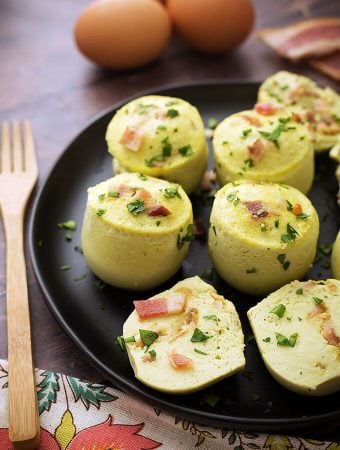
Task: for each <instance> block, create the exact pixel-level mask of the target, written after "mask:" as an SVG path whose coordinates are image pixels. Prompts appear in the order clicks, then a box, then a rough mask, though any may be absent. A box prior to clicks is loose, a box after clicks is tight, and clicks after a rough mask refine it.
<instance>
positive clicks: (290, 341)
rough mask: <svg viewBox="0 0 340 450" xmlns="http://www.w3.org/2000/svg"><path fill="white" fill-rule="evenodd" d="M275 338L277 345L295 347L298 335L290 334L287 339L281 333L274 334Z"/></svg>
mask: <svg viewBox="0 0 340 450" xmlns="http://www.w3.org/2000/svg"><path fill="white" fill-rule="evenodd" d="M275 337H276V343H277V345H281V346H287V347H295V344H296V340H297V338H298V333H293V334H291V335H290V336H289V338H288V337H286V336H284V335H283V334H281V333H275Z"/></svg>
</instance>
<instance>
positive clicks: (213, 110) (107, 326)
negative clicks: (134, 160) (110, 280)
mask: <svg viewBox="0 0 340 450" xmlns="http://www.w3.org/2000/svg"><path fill="white" fill-rule="evenodd" d="M257 88H258V85H257V84H240V83H233V84H226V83H223V82H212V83H205V84H196V85H184V86H183V85H182V86H179V87H178V86H177V87H167V88H164V89H163V88H162V89H159V90H157V91H156V92H153V93H157V94H163V95H171V96H176V97H181V98H183V99H185V100H188V101H189V102H191V103H192V104H194V105H195V106H197V107H198V109H199V111H200V112H201V114H202V115H203V118H204V120H205V123H207V120H208V118H210V117H215V118H217V119H218V120H220V119H222V118H224V117H225V116H227V115H229V114H230V113H233V112H236V111H240V110H242V109H246V108H249V107H251V106H252V105H253V104H254V102H255V99H256V92H257ZM124 103H125V102H124ZM122 104H123V103H120V104H119V105H116V106H115V107H113V108H112V109H110V110H109V111H106V112H104V113H103V114H102V115H101V116H99V117H98V118H96V119H95V120H94V121H93V122H92V123H91V124H90V125H89V126H88V127H86V128H85V130H83V131H82V132H81V133H80V134H79V135H78V136H77V137H76V138H75V140H74V141H73V142H71V144H70V145H69V146H68V147H67V148H66V150H65V152H64V153H63V155H62V156H61V157H60V159H59V160H58V162H57V163H56V165H55V167H54V168H53V170H52V171H51V174H50V175H49V177H48V179H47V180H46V182H45V184H44V186H43V187H42V189H41V191H40V193H39V195H38V198H37V200H36V202H35V205H34V211H33V215H32V220H31V224H30V250H31V255H32V259H33V267H34V271H35V274H36V277H37V279H38V282H39V284H40V287H41V289H42V292H43V295H44V297H45V299H46V302H47V305H48V306H49V308H50V309H51V311H52V313H53V314H54V316H55V318H56V319H57V321H58V322H59V323H60V324H61V326H62V327H63V328H64V330H65V331H66V333H67V334H68V335H69V336H71V338H72V339H73V340H74V342H75V343H76V344H77V345H78V346H79V347H80V348H81V349H82V350H83V351H84V352H85V353H86V355H87V356H88V357H89V358H90V360H91V361H92V363H94V364H95V365H96V366H97V368H98V369H99V370H100V371H101V372H102V373H103V374H104V375H105V376H106V377H107V378H108V379H110V380H111V381H112V382H113V383H114V384H115V385H117V386H119V387H120V388H122V389H123V390H125V391H127V392H130V393H131V394H134V395H136V396H139V397H142V398H143V399H144V400H146V401H147V402H149V403H150V404H152V405H154V406H156V407H159V408H164V409H166V410H168V411H171V412H174V413H176V414H178V415H180V416H183V417H187V418H190V419H191V420H194V421H196V422H201V423H205V424H208V425H213V426H222V427H234V428H238V429H248V430H257V431H261V430H265V431H288V432H292V431H294V430H299V431H300V432H301V431H303V430H309V432H310V434H314V435H315V434H316V431H317V430H320V425H321V424H322V423H329V422H331V421H335V420H336V419H340V393H338V394H334V395H330V396H327V397H323V398H305V397H302V396H298V395H295V394H293V393H291V392H289V391H287V390H285V389H284V388H283V387H281V386H280V385H279V384H278V383H277V382H276V381H275V380H274V379H273V378H272V377H271V376H270V375H269V374H268V372H267V370H266V369H265V367H264V365H263V362H262V360H261V358H260V355H259V353H258V350H257V347H256V344H255V343H251V342H250V343H248V345H247V347H246V360H247V367H246V370H245V372H244V373H243V374H238V375H235V376H233V377H231V378H230V379H228V380H225V381H223V382H220V383H218V384H217V385H215V386H213V387H211V388H208V389H206V390H204V391H201V392H199V393H196V394H191V395H186V396H171V395H167V394H163V393H159V392H157V391H153V390H152V389H149V388H147V387H146V386H144V385H142V384H141V383H139V382H138V381H137V380H136V379H135V378H134V375H133V371H132V369H131V367H130V364H129V362H128V358H127V355H126V354H124V353H122V352H121V351H120V349H119V347H118V346H117V345H115V344H114V338H115V336H117V335H120V334H121V333H122V325H123V322H124V321H125V319H126V318H127V316H128V314H129V313H130V312H131V310H132V303H131V300H132V299H134V298H148V296H149V295H151V294H153V293H156V292H160V291H162V290H163V289H164V288H165V287H169V286H171V285H172V284H174V283H175V282H176V281H178V280H179V279H182V278H185V277H190V276H192V275H197V274H198V275H200V274H202V273H203V272H204V271H205V270H206V269H207V268H210V267H211V262H210V260H209V257H208V252H207V245H206V242H202V241H195V242H193V243H192V245H191V248H190V252H189V255H188V257H187V259H186V261H185V262H184V264H183V267H182V269H181V270H180V273H178V274H177V275H176V276H175V277H173V279H171V280H169V282H168V283H166V284H165V285H163V286H160V287H159V288H157V289H154V290H153V291H150V292H144V293H141V294H139V293H130V292H128V291H124V290H120V289H115V288H113V287H110V286H107V287H105V288H104V289H100V288H99V287H98V285H97V284H96V278H95V276H94V275H93V274H92V273H91V271H90V270H89V269H88V267H86V265H85V262H84V260H83V257H82V254H81V253H79V252H77V251H75V250H74V247H75V246H76V245H80V237H79V236H80V228H81V223H82V216H83V212H84V208H85V202H86V197H87V194H86V189H87V187H88V186H93V185H95V184H97V183H98V182H99V181H102V180H105V179H106V178H109V177H110V176H112V172H111V170H112V169H111V167H112V164H111V163H112V158H111V156H110V155H109V154H108V153H107V150H106V145H105V141H104V135H105V129H106V126H107V124H108V122H109V120H110V119H111V117H112V115H113V114H114V112H115V110H116V109H117V108H118V107H120V106H121V105H122ZM317 167H318V172H317V176H316V181H315V183H314V186H313V189H312V191H311V192H310V195H309V196H310V198H311V199H312V201H313V203H314V205H315V206H316V207H317V209H318V212H319V216H320V219H321V235H320V242H321V243H331V242H333V241H334V239H335V235H336V233H337V230H338V228H339V221H340V220H339V212H338V208H337V206H336V202H335V194H336V190H337V183H336V180H335V176H334V171H335V164H333V163H332V162H331V161H330V160H329V158H328V155H325V154H324V155H321V156H318V157H317ZM192 200H193V204H194V209H195V211H196V215H203V217H204V221H205V223H206V224H207V223H208V217H209V211H210V207H209V206H206V205H204V202H202V199H201V198H199V197H197V196H196V197H195V196H194V197H193V198H192ZM70 218H72V219H75V220H76V221H77V223H78V229H77V231H76V233H75V234H74V237H73V240H72V242H67V241H66V240H65V232H64V230H60V229H58V228H56V224H57V223H59V222H62V221H65V220H67V219H70ZM328 263H329V257H327V256H323V257H322V258H321V260H320V261H319V262H318V263H317V264H316V265H315V266H314V267H313V268H312V269H311V271H310V272H309V274H308V275H307V277H306V278H314V279H323V278H327V277H329V276H330V272H329V269H327V268H325V267H327V264H328ZM65 264H68V265H70V266H71V269H70V270H68V271H62V270H61V269H60V267H61V266H62V265H65ZM80 274H86V278H83V279H82V280H78V281H75V280H74V278H76V277H77V276H78V275H80ZM207 281H210V282H211V283H212V284H213V285H214V286H215V287H216V289H217V290H218V291H219V292H220V293H221V294H223V295H225V296H226V297H227V298H229V299H231V300H232V301H234V303H235V305H236V307H237V310H238V312H239V314H240V317H241V321H242V325H243V330H244V333H245V336H246V341H247V337H248V338H249V336H250V333H251V331H250V328H249V323H248V321H247V318H246V311H247V309H248V308H249V307H250V306H251V305H253V304H254V303H255V302H256V301H257V300H258V299H257V298H256V297H251V296H247V295H245V294H242V293H240V292H237V291H235V290H234V289H232V288H230V287H229V286H228V285H227V284H226V283H225V282H224V281H223V280H221V279H220V278H219V277H218V275H217V274H216V273H213V275H212V278H211V280H207ZM217 399H218V401H217V403H216V405H214V406H211V405H210V404H209V403H211V402H212V401H216V400H217ZM316 423H317V424H318V425H319V427H315V424H316ZM321 428H322V427H321Z"/></svg>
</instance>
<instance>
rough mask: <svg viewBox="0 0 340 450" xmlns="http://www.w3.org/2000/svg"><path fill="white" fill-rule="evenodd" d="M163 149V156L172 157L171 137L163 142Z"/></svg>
mask: <svg viewBox="0 0 340 450" xmlns="http://www.w3.org/2000/svg"><path fill="white" fill-rule="evenodd" d="M162 144H163V148H162V156H163V157H164V158H166V157H167V156H171V153H172V145H171V144H170V142H169V136H167V137H166V138H164V139H163V140H162Z"/></svg>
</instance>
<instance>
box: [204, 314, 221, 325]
mask: <svg viewBox="0 0 340 450" xmlns="http://www.w3.org/2000/svg"><path fill="white" fill-rule="evenodd" d="M203 319H205V320H213V321H214V322H216V323H217V322H220V321H221V319H219V318H218V317H217V316H216V315H215V314H211V315H209V316H203Z"/></svg>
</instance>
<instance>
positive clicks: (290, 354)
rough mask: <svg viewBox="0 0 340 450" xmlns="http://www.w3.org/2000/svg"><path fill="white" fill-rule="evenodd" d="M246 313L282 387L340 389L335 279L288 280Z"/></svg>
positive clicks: (339, 292) (316, 392)
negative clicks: (287, 282) (286, 283)
mask: <svg viewBox="0 0 340 450" xmlns="http://www.w3.org/2000/svg"><path fill="white" fill-rule="evenodd" d="M248 318H249V321H250V325H251V327H252V330H253V333H254V336H255V339H256V343H257V346H258V348H259V351H260V354H261V357H262V359H263V362H264V363H265V365H266V367H267V369H268V370H269V372H270V373H271V375H272V376H273V377H274V378H275V379H276V380H277V381H278V382H279V383H280V384H282V385H283V386H284V387H285V388H287V389H289V390H291V391H293V392H296V393H298V394H303V395H311V396H320V395H326V394H330V393H332V392H336V391H338V390H340V281H338V280H332V279H329V280H326V281H311V280H310V281H304V282H300V281H293V282H291V283H290V284H288V285H286V286H283V287H282V288H281V289H279V290H277V291H275V292H273V293H272V294H270V295H269V296H268V297H267V298H265V299H264V300H262V301H261V302H260V303H258V304H257V305H256V306H254V307H253V308H251V309H250V310H249V311H248Z"/></svg>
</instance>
